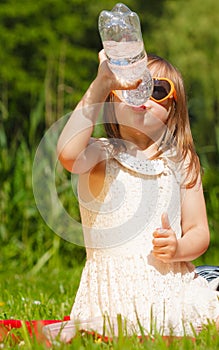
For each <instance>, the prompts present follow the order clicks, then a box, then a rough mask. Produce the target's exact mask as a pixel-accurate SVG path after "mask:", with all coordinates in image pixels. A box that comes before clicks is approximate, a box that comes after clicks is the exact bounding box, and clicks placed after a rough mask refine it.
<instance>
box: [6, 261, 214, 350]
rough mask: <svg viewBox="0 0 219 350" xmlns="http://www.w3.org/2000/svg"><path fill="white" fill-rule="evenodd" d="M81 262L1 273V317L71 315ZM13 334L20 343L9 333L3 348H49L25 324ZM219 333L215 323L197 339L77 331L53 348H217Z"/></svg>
mask: <svg viewBox="0 0 219 350" xmlns="http://www.w3.org/2000/svg"><path fill="white" fill-rule="evenodd" d="M81 270H82V268H81V266H75V268H73V269H72V268H71V269H70V268H68V269H66V267H64V266H63V267H59V268H50V267H44V268H43V269H42V270H41V272H40V273H39V274H38V275H34V276H31V275H30V274H28V273H22V274H18V273H15V274H13V273H8V272H7V271H6V272H5V273H4V275H2V276H1V295H0V296H1V299H0V315H1V319H9V318H13V319H22V320H25V321H28V320H39V319H60V320H61V319H63V318H64V316H66V315H69V313H70V310H71V307H72V303H73V300H74V296H75V293H76V290H77V288H78V283H79V279H80V274H81ZM10 333H13V334H14V336H16V337H19V339H20V340H19V343H17V342H16V341H15V340H13V339H12V338H11V337H10V336H8V338H7V339H5V341H4V342H3V343H1V344H0V348H3V349H11V348H13V349H36V350H37V349H47V345H46V344H45V343H39V341H38V340H37V339H36V338H34V337H30V336H29V333H28V332H27V330H26V329H25V327H22V328H20V329H17V330H16V329H15V330H12V331H11V332H10ZM218 347H219V335H218V333H217V331H216V329H215V327H214V325H213V324H209V325H208V326H206V328H205V329H204V330H203V331H202V332H201V333H200V334H199V335H197V338H196V340H195V341H194V340H193V339H191V338H188V337H182V338H180V339H177V338H176V339H175V338H172V339H168V340H167V339H164V338H162V337H161V336H160V335H159V334H157V335H156V336H155V338H154V339H150V338H147V339H145V340H142V339H139V338H138V337H137V336H135V335H134V336H132V337H127V336H123V335H122V334H119V336H118V337H117V338H114V339H110V340H109V341H103V340H101V339H98V338H97V336H93V335H89V334H84V335H83V334H81V333H78V334H77V336H76V337H75V338H74V340H73V341H72V342H71V343H70V344H64V343H61V342H60V341H59V339H57V340H55V341H54V343H53V344H52V347H51V348H52V349H77V350H82V349H115V350H126V349H127V350H131V349H133V350H134V349H136V350H138V349H139V350H140V349H151V350H153V349H154V350H158V349H159V350H162V349H163V350H164V349H170V350H180V349H185V350H189V349H199V350H202V349H203V350H206V349H208V350H210V349H218Z"/></svg>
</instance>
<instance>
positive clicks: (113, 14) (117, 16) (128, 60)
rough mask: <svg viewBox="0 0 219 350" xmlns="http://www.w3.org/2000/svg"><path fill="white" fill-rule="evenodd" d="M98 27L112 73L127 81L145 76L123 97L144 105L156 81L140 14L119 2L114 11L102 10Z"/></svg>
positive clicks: (133, 103) (128, 100)
mask: <svg viewBox="0 0 219 350" xmlns="http://www.w3.org/2000/svg"><path fill="white" fill-rule="evenodd" d="M98 28H99V33H100V37H101V40H102V43H103V48H104V51H105V54H106V56H107V59H108V64H109V67H110V69H111V70H112V71H113V73H114V74H115V75H116V76H117V77H118V78H120V79H124V80H125V81H127V82H133V81H135V80H137V79H140V78H141V79H142V83H141V84H140V85H139V86H138V88H137V89H133V90H122V96H123V100H124V101H125V102H126V103H128V104H130V105H134V106H140V105H142V104H144V103H145V102H146V101H147V100H148V99H149V98H150V96H151V94H152V90H153V80H152V77H151V74H150V71H149V70H148V68H147V54H146V51H145V48H144V42H143V39H142V33H141V25H140V20H139V17H138V15H137V14H136V13H135V12H132V11H131V10H130V9H129V8H128V7H127V6H126V5H124V4H122V3H118V4H116V5H115V6H114V8H113V9H112V10H111V11H105V10H104V11H102V12H101V13H100V15H99V21H98Z"/></svg>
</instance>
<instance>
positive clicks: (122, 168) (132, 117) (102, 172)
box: [57, 51, 219, 336]
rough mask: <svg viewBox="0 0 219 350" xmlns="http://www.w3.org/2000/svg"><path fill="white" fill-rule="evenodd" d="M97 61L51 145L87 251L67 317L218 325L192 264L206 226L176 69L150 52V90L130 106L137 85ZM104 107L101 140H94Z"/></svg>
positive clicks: (182, 328)
mask: <svg viewBox="0 0 219 350" xmlns="http://www.w3.org/2000/svg"><path fill="white" fill-rule="evenodd" d="M99 60H100V65H99V69H98V74H97V77H96V78H95V80H94V81H93V82H92V84H91V85H90V87H89V88H88V90H87V92H86V94H85V95H84V97H83V98H82V100H81V101H80V103H79V104H78V106H77V107H76V109H75V110H74V112H73V113H72V115H71V117H70V119H69V120H68V122H67V124H66V126H65V127H64V129H63V131H62V133H61V135H60V138H59V141H58V147H57V148H58V156H59V160H60V162H61V163H62V165H63V166H64V167H65V168H66V169H68V170H69V171H71V172H73V173H77V174H79V184H78V195H79V204H80V210H81V219H82V225H83V232H84V241H85V246H86V251H87V261H86V265H85V267H84V270H83V273H82V278H81V282H80V286H79V290H78V292H77V295H76V299H75V302H74V305H73V308H72V311H71V320H73V322H76V321H78V322H79V323H81V324H83V328H86V326H85V324H86V323H87V325H88V324H89V328H93V329H96V330H99V331H100V329H101V326H102V322H103V318H104V316H106V318H107V320H108V321H109V324H114V322H115V320H116V318H117V317H118V315H120V317H121V319H122V321H123V322H124V323H125V325H126V330H127V332H128V333H132V332H137V333H139V332H140V327H142V329H143V330H144V332H145V333H148V332H150V333H155V332H156V331H158V332H160V333H161V334H164V335H169V334H175V335H179V336H181V335H183V334H185V333H186V334H192V333H193V329H195V330H196V331H197V330H198V329H200V327H201V326H202V325H203V324H206V323H207V322H208V320H211V321H216V322H217V323H218V315H219V306H218V299H217V294H216V291H213V290H211V289H210V288H209V287H208V285H207V283H206V282H205V280H204V279H202V278H201V277H197V275H196V274H195V271H194V266H193V265H192V264H191V263H190V261H191V260H194V259H196V258H197V257H199V256H200V255H201V254H203V253H204V252H205V251H206V249H207V247H208V245H209V229H208V223H207V217H206V208H205V201H204V196H203V190H202V184H201V179H200V165H199V160H198V157H197V155H196V153H195V150H194V145H193V141H192V136H191V131H190V125H189V117H188V112H187V106H186V96H185V91H184V86H183V81H182V78H181V75H180V73H179V72H178V70H177V69H176V68H174V67H173V66H172V65H171V64H170V63H168V62H167V61H166V60H164V59H162V58H160V57H158V56H152V55H151V56H150V55H149V57H148V68H149V69H150V72H151V75H152V76H153V77H154V78H153V79H154V91H153V93H152V96H151V98H150V99H149V100H148V101H147V102H146V103H145V104H144V105H142V106H139V107H134V106H130V105H128V104H126V103H124V102H123V101H122V96H121V90H126V89H134V88H136V87H137V86H138V85H139V83H140V81H135V82H134V83H133V82H132V83H130V82H124V81H121V80H119V79H118V78H117V77H116V76H115V75H114V74H113V73H112V72H111V70H110V69H109V67H108V64H107V60H106V57H105V54H104V52H103V51H101V52H100V53H99ZM102 107H104V108H103V118H104V126H105V130H106V134H107V139H94V138H92V132H93V128H94V126H95V123H96V122H97V118H98V114H99V112H100V110H101V108H102ZM84 322H85V323H84ZM87 327H88V326H87Z"/></svg>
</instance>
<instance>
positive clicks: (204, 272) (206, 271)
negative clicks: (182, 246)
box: [195, 265, 219, 291]
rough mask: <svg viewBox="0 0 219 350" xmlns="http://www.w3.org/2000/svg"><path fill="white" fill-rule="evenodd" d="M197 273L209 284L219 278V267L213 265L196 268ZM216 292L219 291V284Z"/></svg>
mask: <svg viewBox="0 0 219 350" xmlns="http://www.w3.org/2000/svg"><path fill="white" fill-rule="evenodd" d="M195 272H196V273H197V274H198V275H200V276H202V277H204V278H205V279H206V280H207V281H208V282H212V281H213V280H214V279H215V278H219V266H213V265H202V266H196V268H195ZM216 290H217V291H219V282H218V285H217V287H216Z"/></svg>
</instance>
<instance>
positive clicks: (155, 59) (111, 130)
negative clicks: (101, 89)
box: [104, 54, 200, 188]
mask: <svg viewBox="0 0 219 350" xmlns="http://www.w3.org/2000/svg"><path fill="white" fill-rule="evenodd" d="M148 68H149V69H151V70H153V71H156V77H166V78H168V79H170V80H172V81H173V83H174V86H175V89H176V94H177V101H174V102H173V106H172V111H171V112H170V113H171V117H170V118H168V121H167V129H168V134H169V137H171V138H174V143H175V147H176V149H177V151H178V153H179V154H180V155H181V158H182V160H183V161H185V160H186V163H187V167H186V174H187V181H186V187H187V188H191V187H193V186H194V185H195V184H196V182H197V178H198V176H199V174H200V163H199V158H198V156H197V154H196V151H195V147H194V142H193V138H192V133H191V128H190V121H189V114H188V107H187V98H186V93H185V88H184V83H183V79H182V76H181V74H180V72H179V71H178V69H177V68H175V67H174V66H173V65H172V64H171V63H169V62H168V61H167V60H165V59H163V58H161V57H159V56H156V55H151V54H149V55H148ZM111 101H112V94H110V95H109V96H108V98H107V101H106V102H111ZM104 127H105V131H106V134H107V137H108V138H110V139H111V140H112V142H113V139H115V140H117V141H116V142H117V143H118V140H121V141H122V138H121V135H120V131H119V125H118V123H117V120H116V116H115V112H114V106H113V103H105V108H104ZM165 141H166V144H168V140H165ZM119 144H120V142H119Z"/></svg>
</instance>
